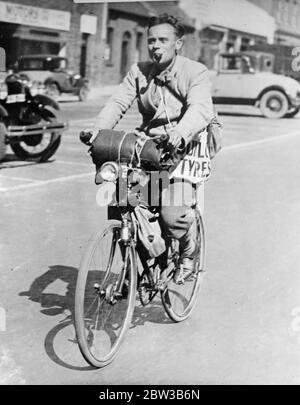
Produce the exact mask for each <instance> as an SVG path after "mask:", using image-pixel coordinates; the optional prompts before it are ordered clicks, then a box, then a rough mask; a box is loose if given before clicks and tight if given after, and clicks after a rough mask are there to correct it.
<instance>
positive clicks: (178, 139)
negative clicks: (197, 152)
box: [168, 129, 185, 149]
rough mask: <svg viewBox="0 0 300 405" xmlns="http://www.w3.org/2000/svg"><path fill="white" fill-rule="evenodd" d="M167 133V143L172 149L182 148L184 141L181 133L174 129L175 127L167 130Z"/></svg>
mask: <svg viewBox="0 0 300 405" xmlns="http://www.w3.org/2000/svg"><path fill="white" fill-rule="evenodd" d="M168 135H169V142H168V144H169V145H172V147H173V148H174V149H183V148H184V145H185V141H184V139H183V138H182V136H181V134H180V133H179V132H178V131H176V129H173V130H171V131H170V132H168Z"/></svg>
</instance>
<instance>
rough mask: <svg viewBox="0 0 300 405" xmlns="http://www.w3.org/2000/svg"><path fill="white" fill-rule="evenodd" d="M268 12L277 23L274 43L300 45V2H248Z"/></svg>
mask: <svg viewBox="0 0 300 405" xmlns="http://www.w3.org/2000/svg"><path fill="white" fill-rule="evenodd" d="M248 1H250V2H251V3H253V4H255V5H257V6H259V7H261V8H262V9H264V10H266V11H267V12H268V13H269V14H270V15H271V16H272V17H274V19H275V22H276V30H275V35H274V42H275V43H276V44H281V45H286V46H299V45H300V0H248Z"/></svg>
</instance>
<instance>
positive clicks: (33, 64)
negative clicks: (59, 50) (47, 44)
mask: <svg viewBox="0 0 300 405" xmlns="http://www.w3.org/2000/svg"><path fill="white" fill-rule="evenodd" d="M66 68H67V60H66V59H64V58H52V57H47V58H45V59H41V58H32V59H29V58H28V59H27V58H26V59H21V60H20V61H19V70H50V71H53V70H64V69H66Z"/></svg>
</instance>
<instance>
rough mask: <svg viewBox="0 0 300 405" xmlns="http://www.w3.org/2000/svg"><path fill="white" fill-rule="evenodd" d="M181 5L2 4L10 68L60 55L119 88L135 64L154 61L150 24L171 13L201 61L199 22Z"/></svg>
mask: <svg viewBox="0 0 300 405" xmlns="http://www.w3.org/2000/svg"><path fill="white" fill-rule="evenodd" d="M177 3H178V2H176V1H174V2H172V1H171V2H155V3H152V2H151V3H147V2H146V3H145V2H135V3H132V2H129V3H127V2H125V1H123V2H119V3H106V4H104V3H88V2H87V3H85V2H83V3H75V2H74V1H73V0H47V1H41V0H9V1H0V47H2V48H4V49H5V51H6V59H7V60H6V62H7V68H11V67H12V65H13V64H14V62H16V60H17V58H18V57H19V56H21V55H28V54H39V53H43V54H56V55H61V56H66V57H67V58H68V59H69V69H70V70H73V71H75V72H79V73H81V74H82V75H83V76H86V77H88V78H89V79H90V80H91V82H92V84H93V85H96V86H97V85H101V84H116V83H119V82H120V80H121V79H122V78H123V77H124V75H125V73H126V72H127V71H128V69H129V67H130V66H131V64H132V63H134V62H137V61H139V60H146V59H147V58H148V52H147V23H148V18H149V17H150V16H152V15H157V14H160V13H162V12H170V13H171V14H173V15H175V16H177V17H179V18H180V19H181V21H182V22H183V24H184V25H185V28H186V32H187V35H186V44H185V46H184V48H183V54H184V55H188V56H189V57H191V58H193V59H198V57H199V50H200V46H199V38H198V35H197V33H196V30H195V28H194V20H192V19H191V18H189V17H188V16H187V15H186V14H185V13H184V11H182V10H181V9H180V8H179V7H178V5H177ZM107 4H108V5H107Z"/></svg>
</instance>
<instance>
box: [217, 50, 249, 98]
mask: <svg viewBox="0 0 300 405" xmlns="http://www.w3.org/2000/svg"><path fill="white" fill-rule="evenodd" d="M211 82H212V96H213V100H214V103H215V104H240V103H241V99H242V98H243V86H244V84H243V72H242V60H241V57H240V56H237V55H226V56H224V55H222V56H220V59H219V70H218V72H217V74H216V75H214V76H213V77H211Z"/></svg>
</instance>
